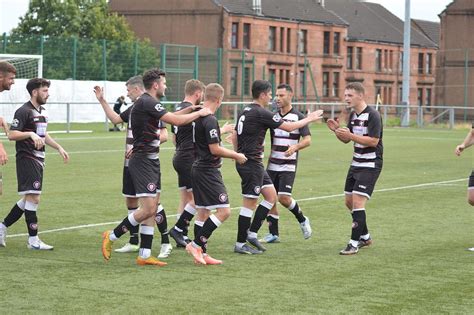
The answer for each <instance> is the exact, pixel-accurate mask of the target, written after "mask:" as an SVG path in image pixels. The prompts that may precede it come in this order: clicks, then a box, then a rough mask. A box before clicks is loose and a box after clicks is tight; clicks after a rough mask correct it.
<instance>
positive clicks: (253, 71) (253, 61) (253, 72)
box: [252, 56, 255, 82]
mask: <svg viewBox="0 0 474 315" xmlns="http://www.w3.org/2000/svg"><path fill="white" fill-rule="evenodd" d="M253 81H255V56H253V57H252V82H253Z"/></svg>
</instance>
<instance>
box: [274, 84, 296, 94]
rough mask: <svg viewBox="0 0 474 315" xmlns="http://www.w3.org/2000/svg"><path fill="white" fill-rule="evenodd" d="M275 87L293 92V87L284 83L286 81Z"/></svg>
mask: <svg viewBox="0 0 474 315" xmlns="http://www.w3.org/2000/svg"><path fill="white" fill-rule="evenodd" d="M277 89H285V90H287V91H288V92H291V93H293V89H292V88H291V86H290V85H289V84H286V83H282V84H280V85H279V86H277Z"/></svg>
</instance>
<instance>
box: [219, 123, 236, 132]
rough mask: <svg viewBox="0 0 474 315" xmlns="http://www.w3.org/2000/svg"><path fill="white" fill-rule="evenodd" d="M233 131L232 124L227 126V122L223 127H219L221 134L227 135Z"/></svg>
mask: <svg viewBox="0 0 474 315" xmlns="http://www.w3.org/2000/svg"><path fill="white" fill-rule="evenodd" d="M234 129H235V125H234V124H229V123H228V122H227V121H226V122H225V124H224V126H222V127H221V133H229V132H232V131H233V130H234Z"/></svg>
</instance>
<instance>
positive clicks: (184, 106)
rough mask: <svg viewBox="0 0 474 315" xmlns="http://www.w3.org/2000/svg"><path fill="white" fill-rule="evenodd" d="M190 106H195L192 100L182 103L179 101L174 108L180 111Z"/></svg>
mask: <svg viewBox="0 0 474 315" xmlns="http://www.w3.org/2000/svg"><path fill="white" fill-rule="evenodd" d="M189 106H193V104H191V103H190V102H187V101H183V102H181V103H177V104H176V105H175V106H174V110H175V111H180V110H182V109H185V108H187V107H189Z"/></svg>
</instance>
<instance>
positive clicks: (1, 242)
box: [0, 196, 25, 247]
mask: <svg viewBox="0 0 474 315" xmlns="http://www.w3.org/2000/svg"><path fill="white" fill-rule="evenodd" d="M23 213H25V197H24V196H23V197H22V198H21V199H20V200H18V201H17V202H16V203H15V204H14V205H13V208H12V209H11V210H10V212H9V213H8V214H7V216H6V217H5V219H3V221H2V222H0V247H6V246H7V243H6V238H7V228H8V227H9V226H12V225H13V224H14V223H15V222H17V221H18V220H20V218H21V217H22V216H23Z"/></svg>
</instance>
